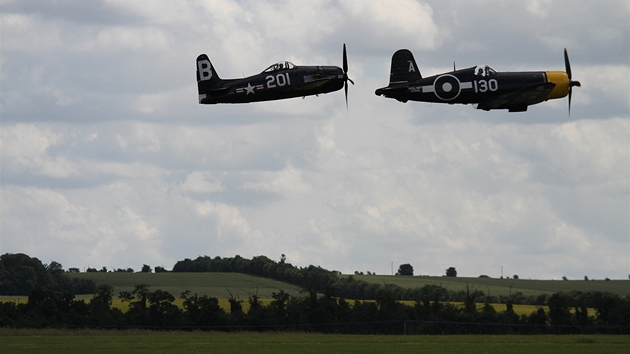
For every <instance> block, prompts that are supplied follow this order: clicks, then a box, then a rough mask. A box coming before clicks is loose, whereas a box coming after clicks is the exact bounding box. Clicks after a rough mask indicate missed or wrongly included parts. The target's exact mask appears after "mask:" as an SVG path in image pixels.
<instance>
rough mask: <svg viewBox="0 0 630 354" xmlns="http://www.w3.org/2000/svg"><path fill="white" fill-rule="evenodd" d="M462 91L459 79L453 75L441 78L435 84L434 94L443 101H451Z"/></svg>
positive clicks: (445, 75)
mask: <svg viewBox="0 0 630 354" xmlns="http://www.w3.org/2000/svg"><path fill="white" fill-rule="evenodd" d="M461 91H462V87H461V85H460V82H459V79H458V78H457V77H455V76H453V75H451V74H444V75H441V76H439V77H438V78H437V79H435V81H434V82H433V92H435V95H436V96H437V98H439V99H441V100H442V101H451V100H454V99H455V98H457V96H459V94H460V92H461Z"/></svg>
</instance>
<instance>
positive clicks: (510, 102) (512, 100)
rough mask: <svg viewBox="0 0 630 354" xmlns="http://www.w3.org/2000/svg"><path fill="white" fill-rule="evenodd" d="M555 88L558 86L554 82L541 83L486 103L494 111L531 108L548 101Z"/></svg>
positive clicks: (495, 97) (493, 98) (491, 98)
mask: <svg viewBox="0 0 630 354" xmlns="http://www.w3.org/2000/svg"><path fill="white" fill-rule="evenodd" d="M554 87H556V84H555V83H553V82H545V83H540V84H536V85H532V86H528V87H525V88H522V89H520V90H517V91H514V92H510V93H507V94H502V95H497V96H492V97H489V98H488V99H486V102H485V103H486V104H487V106H488V107H489V108H493V109H497V108H506V107H522V106H529V105H533V104H536V103H540V102H543V101H546V100H547V99H548V98H549V93H551V91H552V90H553V88H554Z"/></svg>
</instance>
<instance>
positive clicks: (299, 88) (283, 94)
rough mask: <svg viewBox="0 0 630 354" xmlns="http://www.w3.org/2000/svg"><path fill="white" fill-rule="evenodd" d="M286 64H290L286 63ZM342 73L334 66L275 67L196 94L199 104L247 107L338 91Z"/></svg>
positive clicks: (342, 83)
mask: <svg viewBox="0 0 630 354" xmlns="http://www.w3.org/2000/svg"><path fill="white" fill-rule="evenodd" d="M288 64H290V63H288ZM343 86H344V73H343V71H342V69H341V68H339V67H336V66H294V65H293V64H291V65H290V66H289V65H287V66H283V67H275V68H274V66H273V65H272V66H271V67H270V68H269V69H267V70H265V71H263V72H262V73H260V74H257V75H253V76H250V77H247V78H243V79H230V80H221V81H220V82H219V83H218V84H216V85H215V86H213V87H212V88H210V89H206V90H203V92H202V90H200V92H199V103H202V104H216V103H247V102H259V101H270V100H277V99H283V98H292V97H304V96H310V95H318V94H323V93H329V92H333V91H337V90H340V89H341V88H342V87H343Z"/></svg>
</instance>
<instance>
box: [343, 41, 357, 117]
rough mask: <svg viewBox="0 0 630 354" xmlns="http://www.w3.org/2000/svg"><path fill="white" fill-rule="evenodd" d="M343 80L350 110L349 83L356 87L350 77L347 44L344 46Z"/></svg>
mask: <svg viewBox="0 0 630 354" xmlns="http://www.w3.org/2000/svg"><path fill="white" fill-rule="evenodd" d="M343 79H344V81H345V82H344V85H343V88H344V91H345V93H346V108H348V81H350V82H351V83H352V84H353V85H354V81H352V80H351V79H350V78H349V77H348V55H347V54H346V44H345V43H344V44H343Z"/></svg>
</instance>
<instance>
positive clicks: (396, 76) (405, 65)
mask: <svg viewBox="0 0 630 354" xmlns="http://www.w3.org/2000/svg"><path fill="white" fill-rule="evenodd" d="M420 79H422V75H420V70H418V66H417V65H416V61H415V59H414V58H413V54H411V52H410V51H409V50H407V49H400V50H398V51H397V52H396V53H394V55H393V56H392V69H391V72H390V75H389V84H390V85H392V84H396V83H402V82H412V81H416V80H420Z"/></svg>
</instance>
